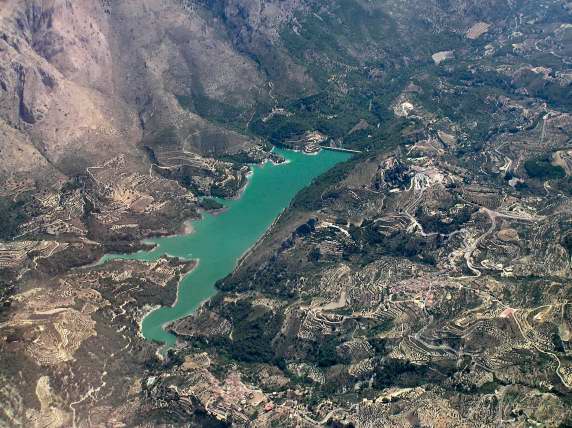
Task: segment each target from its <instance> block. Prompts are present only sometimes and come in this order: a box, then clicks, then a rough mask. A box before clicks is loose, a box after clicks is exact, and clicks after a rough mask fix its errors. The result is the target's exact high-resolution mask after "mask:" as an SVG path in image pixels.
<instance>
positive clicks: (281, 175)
mask: <svg viewBox="0 0 572 428" xmlns="http://www.w3.org/2000/svg"><path fill="white" fill-rule="evenodd" d="M275 152H276V153H277V154H279V155H281V156H283V157H284V158H285V159H286V160H287V162H286V163H283V164H280V165H275V164H272V163H270V162H267V163H265V164H264V165H260V166H253V168H252V169H253V174H252V176H251V177H250V178H249V183H248V185H247V186H246V188H245V189H244V191H243V193H242V194H241V195H240V197H239V198H237V199H228V200H223V201H220V200H219V202H222V203H223V204H224V206H225V208H226V209H225V210H224V211H222V212H220V213H218V214H216V215H212V214H209V213H205V214H204V215H203V218H202V219H200V220H196V221H193V222H192V231H191V233H189V234H185V235H177V236H173V237H166V238H157V239H151V240H148V241H146V242H152V243H154V244H156V246H155V248H154V249H153V250H151V251H140V252H137V253H133V254H109V255H106V256H105V257H103V258H102V260H101V261H100V263H104V262H106V261H107V260H111V259H128V260H145V261H153V260H157V259H158V258H160V257H161V256H163V255H169V256H175V257H179V258H182V259H194V260H198V262H199V263H198V265H197V266H196V267H195V268H194V269H193V270H192V271H191V272H189V273H188V274H187V275H186V276H185V277H183V279H182V280H181V282H180V283H179V291H178V297H177V301H176V303H175V304H174V305H173V306H172V307H162V308H159V309H156V310H154V311H152V312H150V313H149V314H148V315H147V316H146V317H145V318H144V319H143V322H142V334H143V336H144V337H145V338H146V339H148V340H153V341H156V342H160V343H164V344H166V345H167V346H168V347H169V346H172V345H174V344H175V341H176V338H175V336H174V335H172V334H171V333H169V332H167V331H165V329H164V326H165V324H167V323H169V322H171V321H175V320H177V319H179V318H182V317H184V316H187V315H189V314H191V313H192V312H193V311H194V310H195V309H196V308H197V307H198V306H199V305H200V304H201V303H202V302H204V301H205V300H207V299H208V298H210V297H212V296H213V295H214V293H215V292H216V289H215V286H214V285H215V283H216V282H217V281H218V280H220V279H222V278H224V277H226V276H227V275H228V274H230V273H231V272H232V271H233V270H234V268H235V267H236V264H237V262H238V260H239V259H240V257H241V256H242V255H243V254H244V253H245V252H246V251H247V250H248V249H249V248H250V247H251V246H252V245H254V244H255V243H256V241H257V240H258V239H259V238H260V237H261V236H262V235H263V234H264V232H265V231H266V230H267V229H268V228H269V227H270V226H271V224H272V223H273V221H274V220H275V219H276V218H277V217H278V215H280V213H281V212H282V211H283V210H284V209H285V208H286V207H287V206H288V205H289V204H290V201H291V200H292V198H293V197H294V196H295V195H296V193H297V192H298V191H299V190H301V189H302V188H303V187H305V186H307V185H308V184H310V183H311V182H312V180H313V179H314V178H315V177H317V176H318V175H320V174H322V173H324V172H325V171H327V170H328V169H330V168H331V167H333V166H334V165H335V164H337V163H339V162H342V161H344V160H346V159H348V158H349V156H350V155H349V154H347V153H341V152H334V151H328V150H322V151H320V152H319V153H318V154H315V155H306V154H303V153H301V152H293V151H290V150H280V149H275Z"/></svg>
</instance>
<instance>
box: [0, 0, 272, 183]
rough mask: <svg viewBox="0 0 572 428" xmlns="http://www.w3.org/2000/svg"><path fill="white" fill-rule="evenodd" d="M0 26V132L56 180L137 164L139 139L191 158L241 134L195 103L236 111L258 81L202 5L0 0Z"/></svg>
mask: <svg viewBox="0 0 572 428" xmlns="http://www.w3.org/2000/svg"><path fill="white" fill-rule="evenodd" d="M0 31H1V37H0V91H1V97H0V119H1V120H2V127H3V128H12V130H13V131H12V132H16V133H19V134H22V136H21V138H20V140H22V142H21V143H20V144H22V145H30V144H31V145H32V146H33V147H31V148H30V149H29V150H34V151H38V152H39V153H40V154H41V155H42V156H43V157H45V159H46V160H47V161H48V162H49V163H50V164H51V165H53V167H54V168H56V169H58V170H59V171H61V172H62V173H64V174H66V175H74V174H79V173H81V172H83V171H84V170H85V168H86V167H88V166H93V165H96V164H98V163H101V162H102V161H105V160H107V159H109V158H110V157H112V156H117V155H118V154H124V155H126V156H127V158H128V159H129V161H130V165H131V167H132V168H134V169H137V168H143V165H144V162H143V156H142V155H141V153H140V152H139V151H138V150H137V148H136V146H137V144H138V143H140V142H141V141H145V142H146V143H147V144H151V145H152V146H161V145H169V146H170V147H171V148H173V147H172V146H173V145H174V146H175V149H183V148H184V149H187V150H191V151H197V152H199V153H201V152H202V153H207V152H211V149H212V148H213V147H215V148H216V149H218V151H219V152H221V153H222V152H224V151H227V150H228V149H229V147H232V146H234V145H242V144H244V143H245V142H246V141H247V139H246V138H244V137H242V136H240V135H238V134H236V133H233V132H231V131H227V130H225V129H223V128H221V127H219V126H217V125H215V124H212V123H210V122H209V121H208V120H205V119H203V118H202V117H201V114H200V113H201V104H200V102H201V101H202V100H207V101H210V102H212V103H218V104H220V105H221V106H223V107H224V106H226V107H228V108H232V109H234V110H235V111H237V112H238V113H239V114H240V113H242V112H245V111H247V110H248V109H249V108H251V107H252V105H253V103H254V102H255V100H256V99H257V97H258V96H260V94H261V91H262V88H263V86H264V83H263V80H262V78H261V76H260V74H259V72H258V71H257V68H256V66H255V64H254V63H253V62H252V61H251V60H250V59H248V58H247V57H244V56H242V55H240V54H239V53H237V52H236V51H235V50H234V49H233V46H232V44H231V42H230V40H228V39H227V38H226V37H225V32H224V31H221V28H220V25H219V24H218V23H217V22H216V20H214V19H213V18H212V17H210V16H208V14H207V13H206V12H205V13H201V11H200V10H198V11H197V10H194V9H191V8H189V7H184V6H183V5H181V4H180V3H179V2H176V1H169V2H163V1H154V0H145V1H125V2H113V3H111V2H110V3H106V2H99V1H97V2H87V1H86V2H83V1H81V2H70V1H64V0H53V1H40V0H38V1H26V2H21V1H7V2H4V4H3V6H2V16H1V21H0ZM196 104H198V105H199V106H198V107H197V105H196ZM14 162H15V163H10V162H9V163H4V164H3V165H2V166H1V167H0V168H2V170H3V172H4V174H5V175H6V174H8V171H14V170H17V169H18V162H19V161H18V160H17V159H14Z"/></svg>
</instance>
